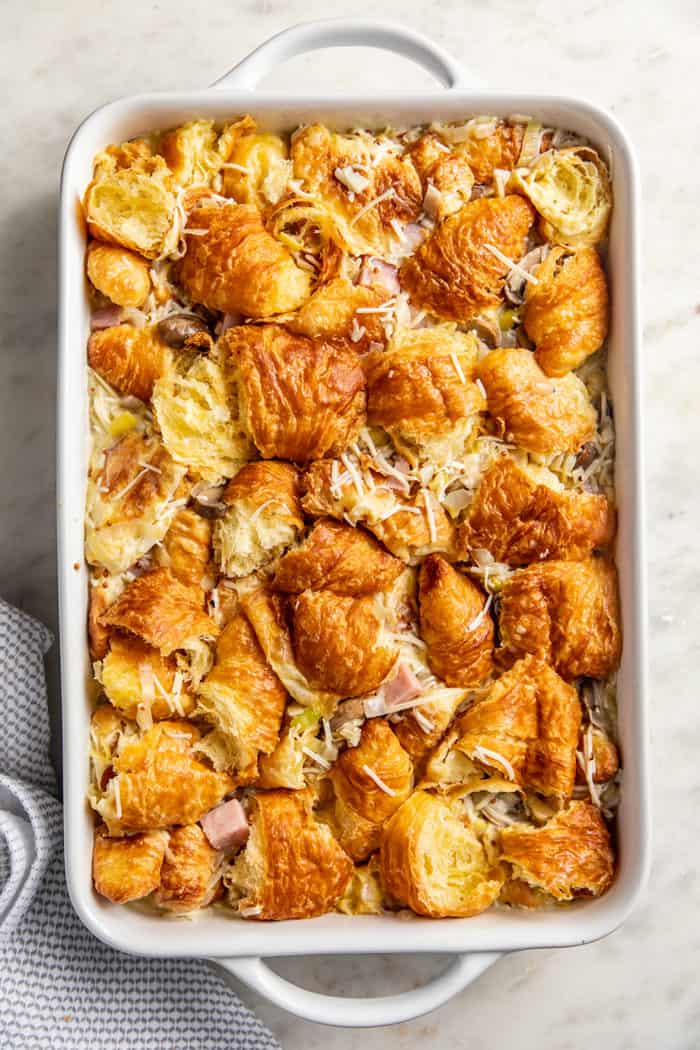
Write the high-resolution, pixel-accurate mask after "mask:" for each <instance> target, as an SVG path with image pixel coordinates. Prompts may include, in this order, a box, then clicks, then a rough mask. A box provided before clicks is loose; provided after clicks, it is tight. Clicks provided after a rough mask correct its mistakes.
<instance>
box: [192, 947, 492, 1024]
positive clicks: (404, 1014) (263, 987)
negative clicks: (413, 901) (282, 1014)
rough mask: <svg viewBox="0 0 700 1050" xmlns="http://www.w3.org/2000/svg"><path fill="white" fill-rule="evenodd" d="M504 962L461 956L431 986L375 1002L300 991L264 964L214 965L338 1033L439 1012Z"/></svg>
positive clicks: (258, 961)
mask: <svg viewBox="0 0 700 1050" xmlns="http://www.w3.org/2000/svg"><path fill="white" fill-rule="evenodd" d="M498 958H500V954H499V953H498V952H480V953H477V954H465V955H458V956H457V958H456V959H454V961H453V962H451V963H450V965H449V966H448V967H447V969H446V970H445V971H444V972H443V973H441V974H439V976H437V977H435V978H434V979H433V980H432V981H430V982H429V983H428V984H424V985H423V986H422V987H420V988H412V989H411V991H409V992H400V993H399V994H398V995H387V996H381V997H380V998H377V999H365V998H361V999H346V998H344V997H341V996H338V995H322V994H321V993H320V992H310V991H308V990H307V989H306V988H299V987H298V985H296V984H292V982H291V981H287V980H285V978H284V977H280V976H279V974H276V973H275V972H274V970H271V969H270V967H269V966H268V965H267V963H266V962H265V960H264V959H257V958H244V959H212V960H211V961H212V962H214V963H216V965H217V966H221V967H223V969H225V970H228V971H229V973H232V974H233V976H234V977H237V978H238V980H239V981H242V982H243V984H246V985H248V987H249V988H252V989H253V990H254V991H256V992H258V993H259V994H260V995H263V996H264V997H265V998H266V999H269V1000H270V1002H271V1003H274V1004H275V1006H281V1007H282V1009H283V1010H287V1011H288V1012H289V1013H291V1014H296V1015H297V1017H302V1018H304V1020H306V1021H315V1022H316V1024H329V1025H335V1026H337V1027H339V1028H375V1027H377V1026H379V1025H388V1024H397V1023H398V1022H399V1021H411V1020H413V1019H414V1018H416V1017H422V1016H423V1014H427V1013H430V1011H431V1010H436V1009H437V1008H438V1006H442V1005H443V1004H444V1003H446V1002H447V1001H448V1000H449V999H451V998H452V997H453V996H454V995H457V993H458V992H461V991H462V989H463V988H466V987H467V985H468V984H471V982H472V981H475V980H476V979H477V977H479V976H480V975H481V974H482V973H483V972H484V970H487V969H488V967H489V966H491V965H493V963H495V961H496V960H497V959H498Z"/></svg>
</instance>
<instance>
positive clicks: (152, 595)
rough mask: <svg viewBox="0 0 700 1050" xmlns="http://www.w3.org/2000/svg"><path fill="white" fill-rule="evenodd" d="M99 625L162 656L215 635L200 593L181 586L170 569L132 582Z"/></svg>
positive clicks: (103, 616) (153, 570)
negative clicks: (132, 637) (123, 633)
mask: <svg viewBox="0 0 700 1050" xmlns="http://www.w3.org/2000/svg"><path fill="white" fill-rule="evenodd" d="M100 622H101V623H102V624H104V625H105V626H108V627H119V628H121V629H122V630H124V631H128V632H129V633H130V634H135V635H137V636H138V637H139V638H143V640H144V641H145V642H148V644H149V645H152V646H153V647H154V648H156V649H159V650H160V651H161V653H162V654H163V656H169V655H170V653H172V652H174V651H175V650H176V649H184V648H186V647H187V644H188V643H189V642H191V641H192V640H193V639H198V638H202V637H206V638H212V637H216V635H217V633H218V628H217V626H216V624H215V623H214V621H213V620H211V619H210V618H209V617H208V616H207V615H206V614H205V613H204V612H203V610H202V604H201V592H198V591H197V589H196V588H194V587H189V586H187V585H186V584H184V583H182V581H181V580H179V579H178V578H177V576H175V574H174V573H173V572H172V571H171V570H170V569H152V570H151V571H150V572H146V573H144V574H143V576H139V577H138V578H137V579H135V580H133V581H132V582H131V583H130V584H128V585H127V587H126V588H125V589H124V592H123V593H122V594H121V595H120V597H119V598H117V600H116V602H114V604H113V605H110V607H109V609H107V611H106V612H105V613H103V614H102V616H101V617H100Z"/></svg>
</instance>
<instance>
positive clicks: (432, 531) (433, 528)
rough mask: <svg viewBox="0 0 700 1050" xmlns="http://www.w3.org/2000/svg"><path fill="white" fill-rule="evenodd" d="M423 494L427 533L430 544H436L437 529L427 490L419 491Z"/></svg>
mask: <svg viewBox="0 0 700 1050" xmlns="http://www.w3.org/2000/svg"><path fill="white" fill-rule="evenodd" d="M421 492H422V493H423V504H424V506H425V517H426V519H427V521H428V532H429V533H430V542H431V543H436V542H437V528H436V526H435V512H434V511H433V505H432V503H431V502H430V496H429V494H428V490H427V489H421Z"/></svg>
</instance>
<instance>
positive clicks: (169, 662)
mask: <svg viewBox="0 0 700 1050" xmlns="http://www.w3.org/2000/svg"><path fill="white" fill-rule="evenodd" d="M180 678H181V676H180V677H179V678H178V677H177V667H176V665H175V661H174V660H173V659H172V658H171V657H163V656H161V654H160V652H159V651H158V649H154V648H153V647H152V646H150V645H147V644H146V643H145V642H144V641H142V640H141V639H140V638H135V637H133V636H131V635H120V634H118V633H116V632H115V633H114V634H113V635H112V638H111V641H110V645H109V651H108V652H107V654H106V655H105V657H104V660H103V661H102V674H101V680H102V686H103V688H104V691H105V695H106V696H107V699H108V700H109V701H110V703H112V704H114V706H115V707H116V708H118V709H119V711H120V712H121V713H122V714H123V715H124V717H125V718H133V719H139V716H140V714H141V712H144V713H145V717H146V719H147V718H148V717H150V718H152V719H153V720H154V721H159V720H161V719H163V718H172V717H173V715H174V714H178V715H180V717H184V716H185V715H189V714H191V712H192V711H193V710H194V706H195V702H194V699H193V697H192V696H191V695H190V693H188V692H187V690H186V689H183V688H181V685H180Z"/></svg>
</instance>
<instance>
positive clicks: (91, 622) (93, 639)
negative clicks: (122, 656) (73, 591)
mask: <svg viewBox="0 0 700 1050" xmlns="http://www.w3.org/2000/svg"><path fill="white" fill-rule="evenodd" d="M124 587H125V580H124V579H123V577H122V576H121V575H118V576H108V575H107V574H106V573H105V574H104V575H103V576H97V577H94V578H93V579H91V580H90V587H89V590H88V643H89V647H90V659H91V660H103V659H104V657H105V656H106V655H107V653H108V652H109V640H110V637H111V635H112V633H113V632H112V631H111V630H110V628H109V627H105V626H104V625H103V624H102V623H101V622H100V617H101V616H102V613H103V612H105V611H106V610H107V609H108V608H109V607H110V605H111V604H112V603H113V602H115V601H116V600H117V598H118V597H119V595H120V594H121V592H122V591H123V590H124Z"/></svg>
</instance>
